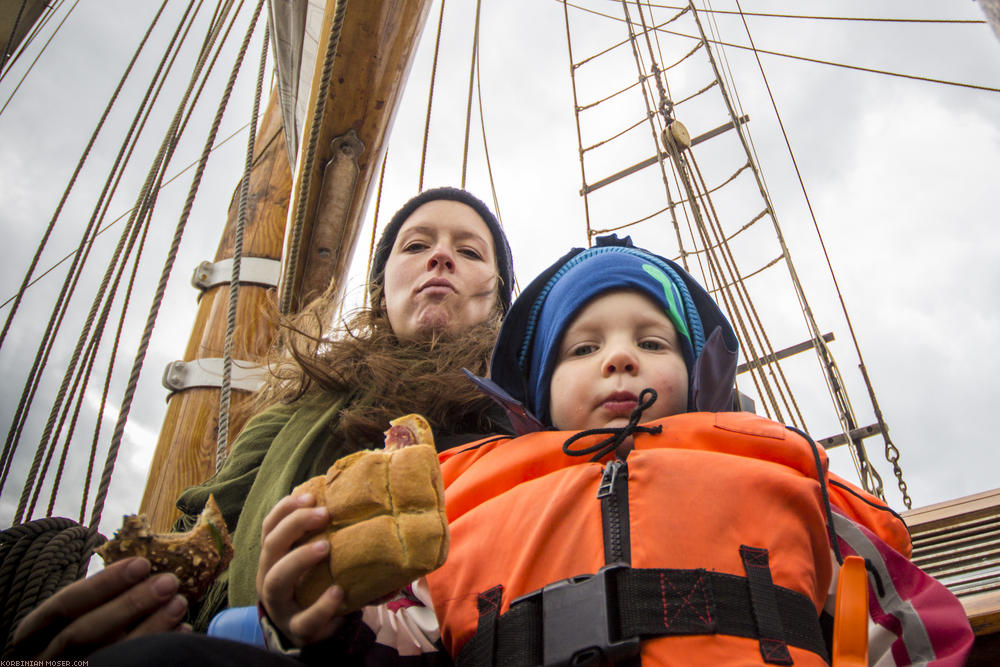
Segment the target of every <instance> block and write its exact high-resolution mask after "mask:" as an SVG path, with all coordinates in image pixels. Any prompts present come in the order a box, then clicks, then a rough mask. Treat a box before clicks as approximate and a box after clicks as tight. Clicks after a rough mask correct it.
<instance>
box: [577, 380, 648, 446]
mask: <svg viewBox="0 0 1000 667" xmlns="http://www.w3.org/2000/svg"><path fill="white" fill-rule="evenodd" d="M653 403H656V390H655V389H652V388H649V387H647V388H646V389H643V390H642V391H641V392H639V404H638V405H636V406H635V410H633V411H632V414H631V415H629V418H628V424H626V425H625V426H622V427H620V428H592V429H588V430H586V431H580V432H579V433H577V434H575V435H573V436H570V438H569V439H567V440H566V442H564V443H563V446H562V450H563V453H564V454H567V455H568V456H586V455H587V454H594V456H592V457H591V459H590V460H591V462H596V461H600V460H601V459H602V458H604V456H606V455H607V454H608V453H609V452H612V451H614V450H615V449H617V448H618V445H620V444H622V442H624V440H625V438H627V437H629V436H630V435H632V434H633V433H650V434H653V435H655V434H657V433H660V432H661V431H662V430H663V426H639V420H640V419H641V418H642V413H643V411H644V410H648V409H649V407H650V406H651V405H653ZM601 433H607V434H610V437H608V438H605V439H604V440H601V441H600V442H599V443H597V444H596V445H591V446H590V447H584V448H583V449H570V445H571V444H573V443H574V442H576V441H577V440H579V439H580V438H585V437H587V436H589V435H598V434H601ZM595 452H596V454H595Z"/></svg>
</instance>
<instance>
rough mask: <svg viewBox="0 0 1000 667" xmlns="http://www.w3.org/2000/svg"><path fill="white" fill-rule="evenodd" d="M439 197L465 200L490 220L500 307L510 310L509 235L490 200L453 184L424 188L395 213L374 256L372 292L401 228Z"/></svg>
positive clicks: (511, 268)
mask: <svg viewBox="0 0 1000 667" xmlns="http://www.w3.org/2000/svg"><path fill="white" fill-rule="evenodd" d="M437 199H447V200H450V201H457V202H461V203H462V204H465V205H466V206H469V207H471V208H472V209H473V210H475V212H476V213H478V214H479V217H480V218H482V219H483V222H485V223H486V226H487V227H488V228H489V230H490V234H492V235H493V252H494V254H495V255H496V261H497V273H498V274H499V276H500V283H501V284H500V307H501V308H502V310H503V312H504V313H506V312H507V309H508V308H510V295H511V291H512V290H513V289H514V262H513V259H512V257H511V254H510V245H509V244H508V243H507V236H506V235H505V234H504V233H503V229H501V227H500V223H499V221H497V219H496V216H495V215H493V212H492V211H490V209H489V208H488V207H487V206H486V204H484V203H483V202H482V201H480V200H479V199H478V198H477V197H475V196H474V195H471V194H469V193H468V192H466V191H465V190H460V189H458V188H451V187H444V188H434V189H431V190H424V191H423V192H421V193H420V194H418V195H417V196H416V197H413V198H412V199H410V200H409V201H408V202H406V203H405V204H403V207H402V208H401V209H399V210H398V211H396V214H395V215H394V216H392V220H390V221H389V224H388V225H387V226H386V228H385V230H384V231H383V232H382V237H381V238H380V239H379V242H378V246H376V248H375V255H374V257H372V266H371V270H370V271H369V273H368V285H369V286H368V291H369V294H371V290H372V288H373V287H375V286H376V285H381V284H382V282H383V280H384V279H385V263H386V262H387V261H388V260H389V253H390V252H392V246H393V245H394V244H395V243H396V235H397V234H398V233H399V228H400V227H402V226H403V223H404V222H406V220H407V218H409V217H410V215H412V214H413V212H414V211H415V210H417V209H418V208H419V207H420V206H423V205H424V204H426V203H427V202H430V201H435V200H437Z"/></svg>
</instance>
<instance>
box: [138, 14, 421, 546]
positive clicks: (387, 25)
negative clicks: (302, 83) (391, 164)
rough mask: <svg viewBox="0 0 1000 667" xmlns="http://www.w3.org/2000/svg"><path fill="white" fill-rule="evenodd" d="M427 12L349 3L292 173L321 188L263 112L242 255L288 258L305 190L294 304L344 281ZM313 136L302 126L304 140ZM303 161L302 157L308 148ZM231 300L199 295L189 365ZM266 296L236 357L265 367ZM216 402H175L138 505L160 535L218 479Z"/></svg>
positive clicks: (228, 238)
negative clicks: (316, 117)
mask: <svg viewBox="0 0 1000 667" xmlns="http://www.w3.org/2000/svg"><path fill="white" fill-rule="evenodd" d="M341 2H343V0H341ZM337 4H338V3H337V2H335V1H334V0H329V1H328V3H327V19H326V20H325V21H324V26H325V29H328V28H329V26H330V21H331V20H332V18H331V15H332V11H333V8H334V7H335V6H336V5H337ZM429 7H430V0H419V1H410V2H407V1H404V0H363V1H353V2H348V3H347V6H346V13H345V15H344V21H343V28H342V30H341V33H340V36H339V38H340V39H339V44H338V48H337V52H336V58H335V60H334V63H333V70H332V76H331V78H330V86H329V89H328V92H327V98H326V105H325V107H326V108H325V114H324V116H323V119H322V121H321V123H320V127H319V132H318V141H317V142H316V146H317V150H316V151H315V155H314V158H313V161H314V163H315V165H310V164H306V163H304V162H303V160H302V159H300V160H299V161H298V164H297V166H296V174H297V175H301V174H306V173H311V174H312V177H311V178H312V179H314V180H313V182H312V183H310V184H309V186H308V187H303V184H302V183H301V182H299V183H296V184H295V185H294V186H293V185H292V178H291V175H290V172H291V170H290V168H289V165H288V158H287V152H286V148H285V141H284V138H283V135H282V134H281V130H280V120H279V119H278V116H279V113H278V111H277V103H276V100H274V99H272V101H271V103H270V104H269V105H268V109H267V112H266V113H265V116H264V120H263V121H262V123H261V127H260V130H259V131H258V139H257V145H258V146H259V148H258V150H257V155H256V156H255V165H254V168H253V171H252V172H251V176H250V179H251V181H250V201H249V207H248V208H249V210H248V217H247V227H246V232H245V235H246V236H245V241H244V248H245V250H244V256H245V257H247V256H251V257H252V256H256V257H269V258H275V259H276V258H278V257H281V256H282V254H281V249H282V246H283V244H284V246H285V252H286V253H287V252H288V248H289V243H288V241H286V239H285V226H286V218H288V219H290V218H291V217H292V216H293V215H295V210H296V207H297V206H298V205H297V204H296V202H297V201H298V200H299V199H300V198H302V197H303V195H304V193H306V192H308V201H307V202H305V206H304V207H303V210H304V211H305V216H304V225H303V227H302V230H303V231H302V233H301V234H300V235H299V238H300V241H299V244H298V246H297V250H296V252H297V253H298V255H299V258H300V259H299V262H298V263H297V264H296V265H290V264H289V263H288V262H287V261H286V260H287V258H283V264H284V267H285V268H284V271H285V275H288V276H290V277H291V278H290V279H291V280H292V283H293V288H294V289H293V292H292V301H293V303H294V304H301V303H303V302H304V301H306V300H307V299H308V298H309V296H310V295H315V294H317V293H319V292H321V291H322V290H323V289H325V288H326V286H327V285H329V284H330V283H331V281H337V284H338V285H342V284H343V281H344V279H345V277H346V272H347V268H348V266H349V265H350V258H351V255H352V253H353V250H354V246H355V244H356V242H357V238H358V233H359V231H360V227H361V223H362V220H363V216H364V211H365V205H366V203H367V200H368V196H369V194H370V192H371V189H372V176H373V175H374V173H375V170H376V167H377V165H378V163H379V160H380V159H381V157H382V155H383V154H384V140H385V138H386V136H387V132H388V128H389V126H390V124H391V120H392V116H393V113H394V111H395V108H396V104H397V102H398V100H399V98H400V96H401V94H402V89H403V85H404V82H405V78H406V74H407V70H408V69H409V66H410V63H411V61H412V57H413V54H414V52H415V51H416V45H417V41H418V38H419V35H420V31H421V29H422V27H423V24H424V20H425V18H426V15H427V10H428V9H429ZM324 39H329V36H328V35H327V36H326V37H325V38H324ZM324 51H325V41H324V40H321V41H320V47H319V52H320V53H323V52H324ZM317 80H318V77H317V79H314V90H315V87H316V82H317ZM309 132H310V127H309V121H308V120H307V126H306V128H305V130H304V136H309ZM299 153H300V156H301V155H302V154H303V148H300V151H299ZM290 198H293V199H292V204H291V205H289V200H290ZM286 211H287V212H288V215H287V216H286ZM236 212H237V204H236V201H235V198H234V201H233V203H232V204H231V206H230V210H229V217H228V221H227V224H226V228H225V231H224V233H223V238H222V241H221V242H220V244H219V251H218V253H217V254H216V261H219V260H222V259H227V258H229V257H231V254H232V247H233V231H234V228H235V220H236ZM228 291H229V287H228V285H220V286H218V287H215V288H212V289H211V290H208V291H206V292H205V294H204V295H203V296H202V299H201V304H200V306H199V309H198V315H197V318H196V321H195V324H194V328H193V331H192V334H191V338H190V341H189V343H188V347H187V350H186V352H185V355H184V360H185V361H195V360H198V359H205V358H213V357H219V356H221V352H222V349H223V342H224V336H225V327H226V309H227V297H228ZM266 291H267V288H264V287H258V286H252V285H241V290H240V303H239V314H238V319H237V327H236V330H237V332H239V333H238V334H237V340H236V341H235V346H234V353H233V354H234V360H235V359H238V360H239V361H240V362H257V363H260V362H262V361H263V360H264V357H265V354H266V352H267V349H268V347H269V346H270V343H271V339H272V337H273V333H274V332H273V330H272V329H271V327H270V324H269V323H267V322H266V319H265V317H264V313H263V310H262V306H263V303H264V299H265V298H266ZM251 330H252V331H251ZM234 363H235V362H234ZM239 394H242V395H239ZM248 397H249V394H247V393H245V392H234V394H233V401H232V405H233V414H232V416H231V417H230V433H231V434H233V435H235V434H238V433H239V430H240V428H242V425H243V423H244V422H245V421H246V417H247V415H246V414H242V415H241V414H239V413H240V412H241V410H240V409H239V408H240V407H241V406H242V407H245V406H246V402H247V400H248ZM218 404H219V390H218V389H217V388H189V389H185V390H183V391H180V392H177V393H175V394H174V395H172V396H171V398H170V405H169V406H168V410H167V416H166V418H165V419H164V424H163V428H162V430H161V433H160V439H159V442H158V443H157V447H156V451H155V453H154V456H153V462H152V465H151V466H150V474H149V479H148V481H147V484H146V490H145V493H144V495H143V499H142V503H141V505H140V511H141V512H143V513H145V514H146V515H147V516H148V517H149V520H150V524H151V525H152V526H153V528H154V530H161V531H162V530H167V529H169V528H170V526H171V525H172V524H173V522H174V520H175V519H176V517H177V516H178V512H177V510H176V508H175V505H174V503H175V502H176V499H177V497H178V496H179V495H180V492H181V491H183V490H184V489H185V488H187V487H188V486H191V485H193V484H197V483H199V482H201V481H203V480H205V479H207V478H208V477H210V476H211V475H212V474H213V473H214V471H215V451H216V432H217V428H218V423H217V419H218V415H217V411H218Z"/></svg>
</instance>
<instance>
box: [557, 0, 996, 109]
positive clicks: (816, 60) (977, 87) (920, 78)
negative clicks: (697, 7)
mask: <svg viewBox="0 0 1000 667" xmlns="http://www.w3.org/2000/svg"><path fill="white" fill-rule="evenodd" d="M573 7H575V8H576V9H579V10H581V11H584V12H587V13H590V14H596V15H597V16H601V17H604V18H609V19H614V20H615V21H622V20H623V19H621V18H619V17H617V16H609V15H607V14H602V13H600V12H596V11H594V10H592V9H588V8H586V7H579V6H577V5H573ZM663 25H666V23H661V24H659V25H655V26H653V28H652V30H658V31H661V32H665V33H667V34H668V35H673V36H675V37H686V38H688V39H699V38H698V37H696V36H694V35H689V34H687V33H683V32H677V31H674V30H666V29H665V28H663V27H662V26H663ZM705 40H706V41H707V42H709V43H711V44H717V45H719V46H730V47H732V48H734V49H743V50H745V51H754V52H755V53H764V54H767V55H769V56H779V57H781V58H789V59H791V60H801V61H804V62H810V63H816V64H817V65H829V66H831V67H840V68H843V69H850V70H856V71H859V72H868V73H870V74H882V75H884V76H893V77H898V78H901V79H911V80H914V81H924V82H926V83H939V84H942V85H946V86H956V87H959V88H971V89H973V90H983V91H986V92H990V93H1000V88H993V87H991V86H980V85H978V84H974V83H962V82H959V81H948V80H946V79H935V78H933V77H925V76H919V75H917V74H902V73H900V72H890V71H888V70H880V69H875V68H872V67H862V66H860V65H848V64H846V63H836V62H833V61H830V60H821V59H819V58H809V57H808V56H796V55H792V54H790V53H781V52H780V51H768V50H766V49H757V48H754V47H751V46H743V45H742V44H731V43H729V42H723V41H721V40H715V39H708V38H707V37H706V38H705Z"/></svg>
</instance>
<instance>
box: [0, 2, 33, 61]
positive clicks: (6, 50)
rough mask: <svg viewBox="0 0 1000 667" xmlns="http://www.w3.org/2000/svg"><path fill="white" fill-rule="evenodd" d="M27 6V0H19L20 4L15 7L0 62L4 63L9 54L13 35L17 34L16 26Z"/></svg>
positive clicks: (12, 44)
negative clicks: (14, 13)
mask: <svg viewBox="0 0 1000 667" xmlns="http://www.w3.org/2000/svg"><path fill="white" fill-rule="evenodd" d="M27 6H28V0H21V6H20V7H18V8H17V16H16V17H14V24H13V25H12V26H11V27H10V37H8V38H7V44H6V45H4V47H3V54H0V55H2V57H3V60H2V61H0V64H6V62H7V57H8V56H9V55H11V47H12V46H14V37H16V36H17V27H18V26H19V25H20V24H21V17H22V16H24V8H25V7H27Z"/></svg>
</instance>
